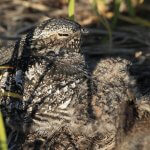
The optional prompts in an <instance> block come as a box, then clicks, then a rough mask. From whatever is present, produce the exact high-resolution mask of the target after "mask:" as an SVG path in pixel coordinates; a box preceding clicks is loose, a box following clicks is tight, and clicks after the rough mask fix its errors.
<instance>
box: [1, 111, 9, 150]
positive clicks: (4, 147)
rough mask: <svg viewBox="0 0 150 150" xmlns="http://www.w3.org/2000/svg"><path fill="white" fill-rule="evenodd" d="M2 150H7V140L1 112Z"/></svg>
mask: <svg viewBox="0 0 150 150" xmlns="http://www.w3.org/2000/svg"><path fill="white" fill-rule="evenodd" d="M0 150H7V140H6V134H5V128H4V123H3V118H2V113H1V112H0Z"/></svg>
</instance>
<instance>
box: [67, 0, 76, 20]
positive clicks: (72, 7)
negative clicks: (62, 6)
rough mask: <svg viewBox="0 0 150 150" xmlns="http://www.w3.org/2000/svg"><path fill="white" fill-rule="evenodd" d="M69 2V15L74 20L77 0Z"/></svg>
mask: <svg viewBox="0 0 150 150" xmlns="http://www.w3.org/2000/svg"><path fill="white" fill-rule="evenodd" d="M68 3H69V4H68V16H69V18H70V19H71V20H74V9H75V0H69V2H68Z"/></svg>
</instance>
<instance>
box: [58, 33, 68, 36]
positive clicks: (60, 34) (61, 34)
mask: <svg viewBox="0 0 150 150" xmlns="http://www.w3.org/2000/svg"><path fill="white" fill-rule="evenodd" d="M58 35H59V36H69V34H66V33H58Z"/></svg>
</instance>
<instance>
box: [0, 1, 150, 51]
mask: <svg viewBox="0 0 150 150" xmlns="http://www.w3.org/2000/svg"><path fill="white" fill-rule="evenodd" d="M149 13H150V1H148V0H1V1H0V38H2V39H12V40H13V39H16V38H18V37H20V35H21V34H24V33H26V32H27V31H28V30H30V29H31V28H32V27H33V26H34V25H35V24H37V23H38V22H42V21H43V20H46V19H48V18H51V17H55V18H60V17H65V18H70V19H73V20H75V21H77V22H78V23H80V24H81V25H83V26H86V27H90V28H91V29H92V30H91V35H93V37H94V38H93V39H90V40H89V41H87V42H86V43H84V45H86V46H96V48H95V49H94V50H93V51H92V52H91V53H96V52H97V47H98V49H99V48H101V49H102V50H101V51H103V49H104V50H105V49H108V48H109V50H110V49H111V50H113V47H115V50H114V51H118V50H119V51H120V48H121V49H122V48H126V49H128V48H141V47H142V48H143V47H149V46H150V32H149V31H150V30H149V28H150V19H149V18H150V15H149ZM99 43H101V46H100V45H99ZM97 44H98V45H97ZM99 46H100V47H99ZM85 49H86V48H85ZM87 49H88V48H87ZM122 50H123V51H124V49H122ZM95 51H96V52H95ZM127 51H128V50H127ZM98 53H99V52H98ZM102 53H103V52H102Z"/></svg>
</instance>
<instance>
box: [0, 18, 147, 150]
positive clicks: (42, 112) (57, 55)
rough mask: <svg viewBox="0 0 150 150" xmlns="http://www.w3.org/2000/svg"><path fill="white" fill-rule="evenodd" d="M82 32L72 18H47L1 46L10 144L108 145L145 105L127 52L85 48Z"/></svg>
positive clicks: (103, 148)
mask: <svg viewBox="0 0 150 150" xmlns="http://www.w3.org/2000/svg"><path fill="white" fill-rule="evenodd" d="M83 32H84V30H83V28H82V27H81V26H80V25H79V24H77V23H75V22H72V21H69V20H66V19H50V20H48V21H45V22H43V23H41V24H40V25H38V26H37V27H35V28H34V29H33V30H32V31H30V32H29V33H28V34H27V35H25V36H24V37H23V38H22V39H20V40H19V41H17V42H16V43H15V44H14V45H16V46H15V47H13V48H14V50H11V49H10V46H9V45H8V46H7V47H8V51H9V52H10V53H9V54H10V55H9V56H8V58H7V59H4V61H0V64H1V65H2V66H1V68H2V67H4V66H5V69H4V68H3V69H1V70H2V71H1V73H2V76H1V79H0V87H1V89H0V90H1V101H0V105H1V109H2V112H3V115H4V117H5V121H6V125H7V126H9V127H10V128H11V130H12V131H17V132H13V134H11V136H10V147H11V148H14V149H21V148H22V149H52V150H53V149H54V150H65V149H67V150H73V149H75V150H78V149H79V150H88V149H89V150H92V149H93V150H112V149H114V148H115V147H116V146H118V144H120V143H122V139H121V136H122V135H123V136H124V137H125V136H126V132H125V131H126V130H128V129H132V126H133V124H134V122H136V119H137V118H138V114H141V115H142V114H143V113H142V111H144V112H145V110H144V109H143V107H140V106H141V105H139V103H138V102H137V99H139V102H140V100H141V99H142V98H143V95H142V94H141V93H140V92H139V88H138V86H137V84H136V77H135V76H134V75H133V76H131V74H130V68H131V66H132V61H131V59H130V58H125V57H121V56H120V57H119V56H100V57H99V58H98V57H88V56H85V55H83V54H82V50H81V49H80V45H81V39H82V33H83ZM11 44H12V43H11ZM4 49H5V50H7V48H6V47H5V48H3V50H4ZM10 56H12V57H10ZM0 58H1V59H3V57H2V56H1V57H0ZM14 93H15V94H14ZM145 99H148V96H145ZM147 101H148V100H147ZM146 104H147V105H148V106H149V104H148V103H146ZM143 106H144V105H143ZM144 108H145V107H144ZM128 113H130V114H131V115H128ZM128 116H130V117H128ZM9 133H10V132H9ZM16 133H18V134H17V135H16ZM22 134H23V136H22ZM19 142H20V143H19Z"/></svg>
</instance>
